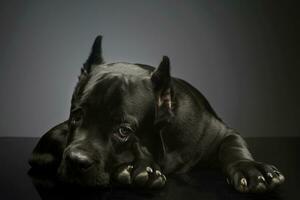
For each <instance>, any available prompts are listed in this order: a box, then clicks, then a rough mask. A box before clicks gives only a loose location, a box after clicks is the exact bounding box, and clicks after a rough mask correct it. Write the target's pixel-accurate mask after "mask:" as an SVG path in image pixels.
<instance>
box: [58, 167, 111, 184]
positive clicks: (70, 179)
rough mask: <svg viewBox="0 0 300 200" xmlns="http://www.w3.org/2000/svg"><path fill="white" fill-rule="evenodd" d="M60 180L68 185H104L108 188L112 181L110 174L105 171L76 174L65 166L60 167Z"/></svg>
mask: <svg viewBox="0 0 300 200" xmlns="http://www.w3.org/2000/svg"><path fill="white" fill-rule="evenodd" d="M58 178H59V180H60V181H61V182H62V183H64V184H67V185H76V186H80V187H102V188H106V187H108V186H109V183H110V175H109V173H107V172H105V171H102V170H101V171H100V170H97V169H95V170H92V171H89V172H86V173H83V174H76V173H74V172H71V171H69V170H66V169H65V168H64V167H60V168H59V169H58Z"/></svg>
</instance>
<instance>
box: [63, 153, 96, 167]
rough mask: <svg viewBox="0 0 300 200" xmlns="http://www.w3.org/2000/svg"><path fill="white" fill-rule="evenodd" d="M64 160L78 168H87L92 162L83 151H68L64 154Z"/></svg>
mask: <svg viewBox="0 0 300 200" xmlns="http://www.w3.org/2000/svg"><path fill="white" fill-rule="evenodd" d="M66 161H67V162H68V164H69V166H70V167H74V168H77V169H79V170H87V169H89V168H91V167H92V165H93V164H94V162H93V160H92V159H91V158H90V157H89V156H88V155H87V154H86V153H84V152H83V151H78V150H74V151H69V152H68V153H67V155H66Z"/></svg>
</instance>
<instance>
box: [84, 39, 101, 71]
mask: <svg viewBox="0 0 300 200" xmlns="http://www.w3.org/2000/svg"><path fill="white" fill-rule="evenodd" d="M103 63H104V60H103V58H102V36H101V35H98V36H97V37H96V39H95V41H94V44H93V47H92V51H91V53H90V55H89V57H88V59H87V61H86V62H85V63H84V65H83V70H85V72H86V73H89V72H91V70H92V66H93V65H100V64H103Z"/></svg>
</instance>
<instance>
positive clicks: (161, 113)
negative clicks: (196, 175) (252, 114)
mask: <svg viewBox="0 0 300 200" xmlns="http://www.w3.org/2000/svg"><path fill="white" fill-rule="evenodd" d="M101 43H102V37H101V36H98V37H97V38H96V39H95V42H94V44H93V47H92V51H91V53H90V56H89V57H88V59H87V61H86V62H85V64H84V66H83V67H82V69H81V74H80V76H79V81H78V83H77V85H76V87H75V90H74V93H73V96H72V102H71V109H70V116H69V119H68V120H67V121H65V122H62V123H61V124H59V125H57V126H55V127H54V128H52V129H51V130H49V131H48V132H47V133H46V134H45V135H43V136H42V137H41V139H40V140H39V142H38V144H37V146H36V147H35V148H34V150H33V153H32V156H31V158H30V159H29V163H30V165H31V166H32V168H33V169H39V170H45V171H52V172H55V173H56V174H57V177H58V178H59V180H61V181H62V182H64V183H71V184H76V185H80V186H88V187H98V186H100V187H105V186H108V185H110V186H111V185H112V184H117V185H124V186H131V187H139V188H141V187H142V188H162V187H163V186H164V185H165V184H166V183H167V178H166V177H167V176H168V175H169V174H172V173H185V172H187V171H188V170H190V169H191V168H192V167H193V166H195V165H196V164H199V163H200V164H205V165H208V166H214V167H218V168H220V170H222V172H223V173H224V175H225V176H226V177H227V180H228V183H229V184H231V185H232V186H233V187H234V188H235V189H236V190H237V191H239V192H251V193H258V192H265V191H269V190H272V189H274V188H276V187H277V186H279V185H280V184H282V183H283V182H284V176H283V175H282V174H281V173H280V172H279V170H278V169H277V168H276V167H274V166H272V165H269V164H265V163H262V162H258V161H255V160H254V159H253V157H252V155H251V153H250V152H249V150H248V148H247V145H246V143H245V141H244V140H243V138H242V137H241V136H240V134H239V133H238V132H237V131H236V130H234V129H232V128H230V127H228V126H227V125H226V124H225V123H224V122H223V121H222V120H221V119H220V118H219V117H218V116H217V114H216V113H215V112H214V110H213V109H212V107H211V106H210V104H209V103H208V101H207V100H206V99H205V97H204V96H203V95H202V94H201V93H200V92H199V91H198V90H197V89H195V88H194V87H193V86H191V85H190V84H189V83H187V82H186V81H184V80H182V79H179V78H175V77H171V75H170V61H169V58H168V57H167V56H164V57H163V58H162V61H161V63H160V64H159V66H158V67H157V68H154V67H151V66H148V65H144V64H131V63H122V62H119V63H110V64H107V63H105V62H104V60H103V58H102V48H101Z"/></svg>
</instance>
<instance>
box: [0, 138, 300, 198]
mask: <svg viewBox="0 0 300 200" xmlns="http://www.w3.org/2000/svg"><path fill="white" fill-rule="evenodd" d="M247 141H248V143H249V146H250V149H251V151H252V152H253V154H254V155H255V158H256V159H257V160H260V161H264V162H269V163H272V164H274V165H276V166H278V168H280V169H281V171H282V172H283V173H284V174H285V176H286V179H287V181H286V183H285V184H284V185H283V186H282V187H281V188H278V189H277V190H276V191H274V192H270V193H267V194H261V195H254V194H240V193H237V192H236V191H234V190H233V189H232V188H231V187H230V186H229V185H227V183H226V181H225V178H224V177H223V176H222V174H221V173H220V172H219V171H216V170H208V169H194V170H193V171H191V172H190V173H188V174H186V175H180V176H179V175H177V176H173V177H168V184H167V186H166V187H165V188H164V189H162V190H158V191H147V190H136V189H135V190H134V189H128V188H127V189H126V188H108V189H83V188H76V187H74V186H72V187H70V186H63V185H60V184H59V183H57V182H56V181H55V180H54V178H53V177H54V176H53V175H51V174H48V175H47V174H44V173H43V174H40V173H36V172H35V173H33V172H30V171H29V173H28V174H27V172H28V170H29V165H28V164H27V159H28V157H29V154H30V152H31V150H32V148H33V147H34V145H35V144H36V142H37V138H0V148H1V150H0V161H1V163H0V199H3V200H5V199H31V200H33V199H72V200H74V199H87V200H88V199H100V200H106V199H130V200H134V199H155V200H156V199H157V200H158V199H172V200H177V199H178V200H179V199H189V200H190V199H191V200H193V199H203V200H210V199H264V200H265V199H275V200H276V199H278V200H279V199H298V196H296V195H297V194H298V192H297V189H298V183H297V180H300V179H299V178H300V177H299V175H300V174H299V173H298V169H299V167H300V166H299V164H300V160H299V159H297V158H298V155H297V152H300V151H299V150H300V138H248V139H247Z"/></svg>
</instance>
